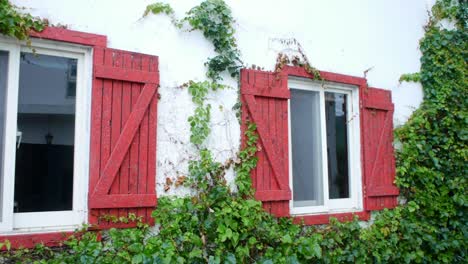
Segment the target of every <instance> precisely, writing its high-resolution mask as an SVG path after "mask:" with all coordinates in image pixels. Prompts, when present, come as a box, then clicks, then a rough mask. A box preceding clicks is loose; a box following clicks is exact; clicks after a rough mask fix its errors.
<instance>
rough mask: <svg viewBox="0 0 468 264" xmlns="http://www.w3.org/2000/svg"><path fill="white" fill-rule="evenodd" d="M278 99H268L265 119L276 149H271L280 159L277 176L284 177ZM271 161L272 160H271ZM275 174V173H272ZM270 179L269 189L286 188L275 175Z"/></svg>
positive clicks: (272, 144) (273, 146) (272, 143)
mask: <svg viewBox="0 0 468 264" xmlns="http://www.w3.org/2000/svg"><path fill="white" fill-rule="evenodd" d="M254 98H255V97H254ZM275 101H276V99H273V98H269V99H268V116H266V117H267V118H265V119H264V120H268V123H267V124H268V129H269V133H268V136H269V138H270V141H271V146H272V148H274V149H271V150H270V151H274V153H273V155H275V156H276V158H277V160H278V164H277V165H278V170H277V171H278V172H279V173H278V174H276V173H275V172H273V173H275V175H276V178H280V177H281V178H282V177H283V173H282V172H283V170H282V169H281V167H282V166H281V163H280V157H279V153H278V151H277V150H278V147H279V146H278V133H277V132H278V131H277V127H278V122H277V120H276V117H277V116H276V102H275ZM270 162H271V160H270ZM271 176H273V175H271ZM270 179H271V180H270V181H269V190H278V189H280V190H284V188H281V187H279V183H280V180H279V179H277V180H276V181H275V180H273V179H274V177H270Z"/></svg>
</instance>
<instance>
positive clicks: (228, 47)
mask: <svg viewBox="0 0 468 264" xmlns="http://www.w3.org/2000/svg"><path fill="white" fill-rule="evenodd" d="M150 12H151V13H153V14H160V13H165V14H167V15H169V16H170V17H171V20H172V22H173V24H174V25H175V26H177V27H179V28H182V26H183V25H184V23H185V22H187V23H188V24H189V25H190V27H191V29H190V30H200V31H202V32H203V36H205V38H206V39H208V40H209V41H211V43H213V46H214V50H215V52H216V53H217V55H216V56H215V57H212V58H209V59H208V61H207V62H205V66H207V72H206V75H207V77H208V78H210V79H211V80H212V81H214V82H217V81H220V80H222V77H221V73H223V72H225V71H227V72H228V73H229V74H230V75H231V76H232V77H237V76H238V75H239V69H240V68H241V66H242V61H241V59H240V51H239V49H238V48H237V43H236V39H235V37H234V34H235V32H236V31H235V29H234V26H233V25H234V19H233V17H232V13H231V9H230V8H229V7H228V6H227V5H226V3H225V2H224V1H222V0H206V1H203V2H202V3H201V4H200V5H198V6H196V7H194V8H192V9H191V10H190V11H188V12H187V16H186V17H184V18H183V19H181V20H177V19H176V18H175V16H174V10H173V9H172V8H171V7H170V6H169V5H168V4H163V3H154V4H151V5H148V7H147V8H146V11H145V13H144V15H143V16H146V15H148V14H149V13H150Z"/></svg>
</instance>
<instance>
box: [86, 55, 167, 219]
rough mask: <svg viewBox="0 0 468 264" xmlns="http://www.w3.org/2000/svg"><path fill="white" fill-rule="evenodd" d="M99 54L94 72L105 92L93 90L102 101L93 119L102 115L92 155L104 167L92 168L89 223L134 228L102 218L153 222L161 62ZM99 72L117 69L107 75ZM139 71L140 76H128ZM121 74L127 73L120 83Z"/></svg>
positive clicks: (99, 101)
mask: <svg viewBox="0 0 468 264" xmlns="http://www.w3.org/2000/svg"><path fill="white" fill-rule="evenodd" d="M100 52H101V53H104V56H103V59H102V60H97V61H96V63H95V64H96V65H98V66H97V67H95V69H98V70H97V71H96V70H95V71H94V79H95V81H94V83H95V84H101V87H100V86H99V85H98V86H95V87H93V89H95V88H97V90H99V89H100V90H101V91H102V92H101V93H99V91H96V92H94V91H93V93H96V94H97V95H100V98H98V100H95V99H94V98H93V100H95V104H93V110H92V111H93V120H94V113H95V112H96V113H97V112H99V113H100V115H98V114H96V115H95V117H96V119H95V120H94V121H93V124H96V125H95V126H94V127H95V129H94V128H93V131H94V132H93V134H92V142H94V143H93V144H94V146H93V147H92V149H93V151H94V152H95V153H94V154H92V156H93V157H96V158H98V159H99V162H95V163H96V164H97V163H99V165H96V166H94V167H93V169H92V170H91V171H93V176H92V178H93V180H92V181H90V182H91V184H90V197H89V208H90V223H91V224H97V225H98V226H99V228H108V227H130V226H131V224H122V223H120V224H116V223H111V222H108V221H106V220H104V219H103V216H106V215H109V214H110V215H114V216H128V214H129V213H133V214H135V215H137V216H139V217H142V219H143V221H145V222H147V223H150V224H151V223H153V219H152V218H151V212H152V211H153V210H154V208H155V206H156V203H157V199H156V185H155V181H156V168H155V165H156V125H157V124H156V121H157V120H156V109H157V99H156V96H155V94H156V90H157V86H158V84H157V83H152V82H153V81H158V80H159V74H158V64H157V63H158V58H157V57H155V56H149V55H143V54H138V53H132V52H126V51H119V50H115V49H107V48H106V49H102V50H101V51H100ZM98 54H99V53H98ZM101 66H105V67H101ZM99 69H106V70H107V71H110V69H113V71H112V74H102V72H100V70H99ZM135 73H136V75H137V76H136V77H135V76H133V77H129V76H131V75H132V74H135ZM119 74H123V75H122V78H120V79H119V77H118V75H119ZM145 76H150V77H145ZM140 77H141V78H140ZM135 78H138V79H135ZM145 78H146V79H145ZM147 81H148V82H147ZM98 117H99V119H100V120H97V119H98ZM152 137H154V138H152ZM97 153H99V154H97Z"/></svg>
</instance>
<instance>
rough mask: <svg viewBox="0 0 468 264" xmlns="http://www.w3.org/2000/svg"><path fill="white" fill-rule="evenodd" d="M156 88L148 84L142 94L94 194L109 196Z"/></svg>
mask: <svg viewBox="0 0 468 264" xmlns="http://www.w3.org/2000/svg"><path fill="white" fill-rule="evenodd" d="M155 90H156V86H155V85H153V84H146V85H145V86H144V88H143V91H142V92H141V95H140V97H139V98H138V101H137V103H136V106H135V108H134V109H133V111H132V113H131V114H130V117H129V118H128V121H127V123H126V124H125V127H124V129H123V131H122V134H121V136H120V137H119V139H118V141H117V143H116V146H115V148H114V150H113V151H112V154H111V155H110V158H109V162H107V164H106V166H105V168H104V170H103V172H102V176H101V178H100V179H99V181H98V183H97V186H96V188H95V190H94V194H107V192H108V191H109V188H110V186H111V184H112V182H113V181H114V178H115V176H116V173H117V171H118V169H119V167H120V165H121V164H122V161H123V159H124V157H125V153H126V152H127V150H128V148H129V147H130V143H131V142H132V140H133V137H134V136H135V132H136V131H137V129H138V126H139V125H140V123H141V120H142V119H143V116H144V114H145V112H146V109H147V108H148V105H149V103H150V101H151V99H152V97H153V95H154V92H155Z"/></svg>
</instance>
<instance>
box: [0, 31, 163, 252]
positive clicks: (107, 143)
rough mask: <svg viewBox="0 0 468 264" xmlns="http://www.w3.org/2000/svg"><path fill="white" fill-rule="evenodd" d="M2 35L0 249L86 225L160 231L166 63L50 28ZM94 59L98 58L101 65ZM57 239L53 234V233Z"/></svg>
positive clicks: (53, 239) (51, 239) (53, 241)
mask: <svg viewBox="0 0 468 264" xmlns="http://www.w3.org/2000/svg"><path fill="white" fill-rule="evenodd" d="M31 36H32V37H34V38H33V41H32V46H33V47H34V49H35V50H36V52H35V53H33V52H32V50H31V47H28V46H26V45H24V46H22V45H19V44H18V41H16V40H13V39H10V38H6V37H2V36H0V180H1V182H0V242H3V241H4V240H9V241H10V242H11V245H12V248H19V247H33V246H34V245H35V244H36V243H40V242H43V243H45V244H47V245H50V246H54V245H57V244H58V241H61V240H64V239H66V236H63V235H62V234H63V233H62V232H63V231H67V230H73V229H74V228H76V227H78V226H79V225H81V224H82V223H87V224H89V225H92V226H93V228H101V229H104V228H110V227H120V228H123V227H132V226H135V224H136V223H134V222H130V223H115V222H113V221H112V219H111V218H112V217H111V216H115V217H122V216H128V214H130V213H131V214H134V215H136V216H137V217H139V218H140V219H141V220H142V221H143V222H146V223H148V224H152V223H153V220H154V219H153V218H152V217H151V213H152V211H153V210H154V208H155V206H156V203H157V197H156V131H157V127H156V126H157V102H158V98H157V96H156V95H157V89H158V85H159V70H158V57H157V56H154V55H146V54H141V53H135V52H129V51H123V50H117V49H110V48H107V38H106V36H103V35H95V34H90V33H84V32H78V31H72V30H68V29H63V28H54V27H46V28H45V29H44V31H42V32H40V33H37V32H31ZM91 55H92V56H91ZM45 232H47V233H45Z"/></svg>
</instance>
